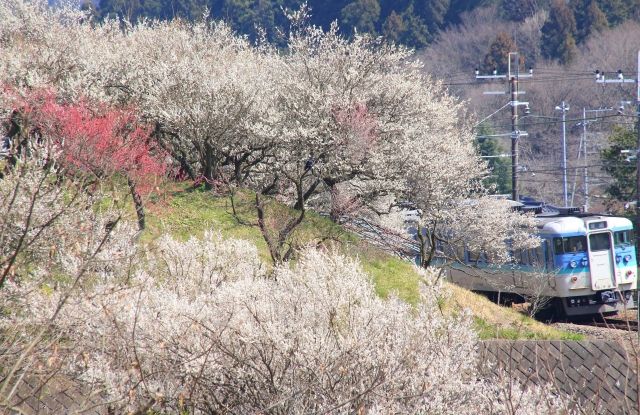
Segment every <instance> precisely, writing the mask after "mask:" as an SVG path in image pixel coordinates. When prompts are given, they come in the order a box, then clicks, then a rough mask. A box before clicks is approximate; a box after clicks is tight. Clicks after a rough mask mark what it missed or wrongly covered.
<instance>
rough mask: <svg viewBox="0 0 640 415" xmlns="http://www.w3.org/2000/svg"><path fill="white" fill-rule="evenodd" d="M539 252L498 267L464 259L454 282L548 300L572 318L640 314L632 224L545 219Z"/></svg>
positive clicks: (592, 218)
mask: <svg viewBox="0 0 640 415" xmlns="http://www.w3.org/2000/svg"><path fill="white" fill-rule="evenodd" d="M537 221H538V235H539V236H540V238H541V239H542V244H541V246H540V247H538V248H536V249H529V250H523V251H515V252H514V253H513V254H514V255H513V256H514V261H513V263H511V264H506V265H504V264H503V265H496V264H492V263H491V261H490V260H487V259H486V258H483V257H481V256H478V257H474V255H473V254H472V253H465V264H457V265H454V266H452V267H451V268H450V269H449V278H450V279H451V281H453V282H455V283H456V284H459V285H461V286H464V287H466V288H468V289H471V290H475V291H481V292H485V293H491V294H493V295H494V296H495V294H496V293H500V294H501V295H502V296H504V297H505V298H509V297H511V298H518V297H522V298H527V297H534V296H544V297H549V298H553V299H554V300H553V301H552V302H551V304H554V305H555V306H556V307H558V308H559V310H558V311H559V312H561V313H562V314H564V315H567V316H580V315H589V314H599V313H603V314H606V313H613V312H617V311H621V310H624V309H631V308H635V307H636V304H635V302H634V300H635V295H634V293H635V291H636V290H637V272H638V270H637V260H636V252H635V245H634V236H633V226H632V224H631V221H629V220H628V219H626V218H621V217H609V216H600V215H582V216H551V217H540V218H538V219H537Z"/></svg>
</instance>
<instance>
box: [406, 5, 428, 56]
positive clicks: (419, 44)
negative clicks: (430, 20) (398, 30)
mask: <svg viewBox="0 0 640 415" xmlns="http://www.w3.org/2000/svg"><path fill="white" fill-rule="evenodd" d="M402 21H403V22H404V25H405V31H404V32H403V33H402V35H401V36H400V43H403V44H405V45H409V46H411V47H414V48H417V49H420V48H424V47H425V46H427V44H429V40H430V39H431V38H432V36H431V34H430V33H429V28H428V27H427V25H426V24H425V22H424V21H423V20H422V19H421V18H420V16H418V15H417V14H415V13H414V9H413V4H411V5H409V7H408V8H407V9H406V10H405V11H404V12H403V13H402Z"/></svg>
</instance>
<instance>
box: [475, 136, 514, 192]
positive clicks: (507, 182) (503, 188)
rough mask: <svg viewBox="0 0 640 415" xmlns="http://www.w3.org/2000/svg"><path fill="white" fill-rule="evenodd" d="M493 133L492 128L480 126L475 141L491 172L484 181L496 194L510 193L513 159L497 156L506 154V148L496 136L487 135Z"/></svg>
mask: <svg viewBox="0 0 640 415" xmlns="http://www.w3.org/2000/svg"><path fill="white" fill-rule="evenodd" d="M491 134H494V132H493V130H492V129H491V128H489V127H486V126H484V125H481V126H480V128H478V139H477V140H476V142H475V144H476V149H477V151H478V154H479V155H480V156H481V157H485V160H486V161H487V166H488V168H489V172H490V174H489V176H488V177H487V178H486V179H484V181H483V183H484V185H485V186H486V187H487V188H488V189H492V193H494V194H510V193H511V159H510V158H508V157H507V158H504V157H496V156H499V155H501V154H504V153H505V150H504V148H502V146H501V145H500V144H499V143H498V142H497V141H496V140H495V138H492V137H487V136H490V135H491Z"/></svg>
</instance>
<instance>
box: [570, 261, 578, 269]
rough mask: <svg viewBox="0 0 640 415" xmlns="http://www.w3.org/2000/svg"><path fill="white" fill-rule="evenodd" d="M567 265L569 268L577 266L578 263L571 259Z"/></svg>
mask: <svg viewBox="0 0 640 415" xmlns="http://www.w3.org/2000/svg"><path fill="white" fill-rule="evenodd" d="M569 266H570V267H571V268H575V267H577V266H578V263H577V262H576V261H574V260H571V261H570V262H569Z"/></svg>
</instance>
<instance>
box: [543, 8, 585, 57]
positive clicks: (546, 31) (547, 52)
mask: <svg viewBox="0 0 640 415" xmlns="http://www.w3.org/2000/svg"><path fill="white" fill-rule="evenodd" d="M541 31H542V38H541V44H540V51H541V52H542V56H544V57H546V58H549V59H557V60H558V61H559V62H560V63H562V64H567V63H569V62H571V61H572V60H573V59H574V58H575V55H576V41H575V37H574V36H575V33H576V19H575V17H574V16H573V12H572V11H571V9H569V6H567V4H566V3H565V2H564V0H554V1H553V3H552V4H551V9H550V10H549V18H548V19H547V21H546V22H545V24H544V25H543V26H542V30H541Z"/></svg>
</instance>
